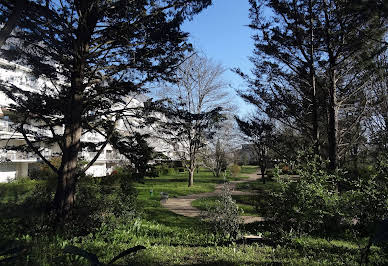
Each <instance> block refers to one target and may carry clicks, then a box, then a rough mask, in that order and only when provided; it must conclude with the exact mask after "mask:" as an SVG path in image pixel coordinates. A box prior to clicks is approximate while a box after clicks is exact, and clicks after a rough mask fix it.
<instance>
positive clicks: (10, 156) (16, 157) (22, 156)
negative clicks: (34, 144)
mask: <svg viewBox="0 0 388 266" xmlns="http://www.w3.org/2000/svg"><path fill="white" fill-rule="evenodd" d="M38 160H39V159H38V155H36V154H35V153H32V152H29V153H24V152H16V151H4V150H3V151H1V150H0V162H1V161H11V162H20V161H38Z"/></svg>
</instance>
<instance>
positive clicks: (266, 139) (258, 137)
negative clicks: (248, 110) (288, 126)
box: [235, 117, 275, 183]
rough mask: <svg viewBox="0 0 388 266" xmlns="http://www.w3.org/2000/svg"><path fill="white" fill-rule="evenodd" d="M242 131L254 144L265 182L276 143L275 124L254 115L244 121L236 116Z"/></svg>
mask: <svg viewBox="0 0 388 266" xmlns="http://www.w3.org/2000/svg"><path fill="white" fill-rule="evenodd" d="M235 119H236V121H237V124H238V126H239V129H240V131H241V132H242V133H243V134H244V135H245V136H246V138H247V139H248V141H249V142H251V143H252V144H253V151H254V153H255V156H256V160H257V162H258V166H259V167H260V171H261V178H262V181H263V183H265V172H266V169H267V167H268V165H269V163H270V149H271V147H272V146H273V145H274V144H275V143H274V135H275V132H274V129H275V127H274V125H273V123H271V122H268V121H265V120H262V119H259V118H257V117H253V118H252V119H250V120H248V121H243V120H241V119H239V118H238V117H235Z"/></svg>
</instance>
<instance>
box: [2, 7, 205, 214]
mask: <svg viewBox="0 0 388 266" xmlns="http://www.w3.org/2000/svg"><path fill="white" fill-rule="evenodd" d="M34 2H35V3H40V1H38V0H37V1H34ZM46 3H47V4H46V5H45V6H44V12H41V11H40V10H36V13H34V16H30V17H28V19H24V18H23V19H21V20H20V23H18V27H17V29H16V30H15V31H14V32H13V34H12V36H11V38H10V39H9V41H10V40H11V41H12V44H13V45H12V48H9V49H7V50H5V51H3V54H2V55H3V57H4V58H5V59H7V60H9V61H11V62H17V63H19V64H23V65H25V66H27V67H29V68H30V69H31V74H32V75H34V76H36V77H41V78H44V79H45V80H47V81H48V82H49V84H47V83H46V84H45V85H43V86H41V87H38V88H36V90H34V91H31V90H26V89H23V88H22V87H20V86H17V85H15V84H11V83H5V82H2V83H1V87H0V89H1V91H3V92H4V93H5V94H6V95H7V96H8V97H9V98H10V99H11V100H12V101H13V102H14V103H13V104H11V105H10V107H11V109H12V110H13V112H14V113H15V114H16V116H15V122H17V124H18V126H17V128H16V130H17V131H18V132H20V133H21V134H23V136H24V139H25V141H26V143H27V145H25V146H20V147H17V148H18V149H24V150H32V151H34V152H35V153H36V154H37V155H38V156H39V157H40V158H41V159H42V161H44V162H45V163H46V164H47V165H49V167H50V168H51V169H52V170H53V171H54V172H55V173H56V174H57V175H58V183H57V190H56V194H55V199H54V205H55V208H56V211H57V218H58V221H62V220H63V219H65V218H66V217H67V214H68V213H69V211H70V210H71V207H72V205H73V203H74V194H75V189H76V184H77V181H78V179H79V177H80V176H81V175H82V173H84V172H85V171H86V170H87V169H88V167H90V166H91V165H92V164H93V163H94V162H95V161H96V159H97V157H98V156H99V155H100V154H101V152H102V151H103V149H104V148H105V146H106V145H107V144H108V143H109V142H111V141H112V140H113V139H115V137H114V136H115V135H116V134H119V133H120V132H118V130H117V128H116V124H117V123H118V122H119V121H120V119H123V117H127V118H128V117H129V119H128V121H131V119H130V118H131V117H132V118H137V119H142V116H143V114H142V113H141V112H140V109H139V106H135V107H134V106H133V101H132V99H133V97H134V96H135V95H136V94H140V93H144V92H146V91H147V89H146V85H147V84H149V83H150V82H153V81H156V80H163V79H167V80H171V78H170V77H171V75H172V74H173V72H174V69H175V67H176V66H177V65H178V63H179V62H180V61H181V59H182V58H183V54H184V52H185V51H186V50H187V49H189V48H190V45H189V44H188V43H187V42H186V38H187V34H186V33H184V32H182V31H181V29H180V26H181V25H182V23H183V21H184V20H185V19H187V18H191V17H192V16H193V15H195V14H197V13H198V12H200V11H201V10H202V9H203V8H205V7H207V6H208V5H209V4H210V3H211V0H191V1H182V0H173V1H157V2H155V1H125V0H119V1H103V0H83V1H80V0H74V1H72V0H67V1H52V2H51V1H46ZM4 15H5V14H4V13H1V14H0V17H1V16H4ZM1 20H2V21H3V20H4V19H1ZM147 106H149V105H147ZM139 121H140V122H141V120H139ZM139 121H138V122H139ZM31 124H34V125H38V128H39V129H40V130H39V131H38V132H35V131H32V130H29V129H28V128H29V127H27V126H28V125H31ZM42 130H46V131H47V132H49V133H48V134H41V133H40V132H42ZM88 132H92V133H96V134H100V135H102V136H103V137H104V138H105V140H104V141H103V142H101V143H98V144H97V145H94V146H95V147H96V148H97V150H98V152H97V155H96V157H95V158H94V159H92V160H91V161H90V163H88V164H87V165H86V167H84V168H83V169H82V170H81V171H79V170H78V168H77V160H78V157H79V152H80V151H81V149H82V148H83V145H86V146H87V145H92V143H86V144H81V141H80V139H81V136H82V135H83V134H86V133H88ZM43 144H45V145H57V146H58V147H59V148H60V150H61V165H60V167H59V168H56V167H54V166H53V165H52V164H51V163H50V161H49V160H48V159H47V158H45V157H44V156H43V155H42V153H41V151H40V149H39V147H41V146H42V145H43Z"/></svg>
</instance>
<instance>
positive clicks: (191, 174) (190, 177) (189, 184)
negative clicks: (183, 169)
mask: <svg viewBox="0 0 388 266" xmlns="http://www.w3.org/2000/svg"><path fill="white" fill-rule="evenodd" d="M193 185H194V169H189V180H188V187H191V186H193Z"/></svg>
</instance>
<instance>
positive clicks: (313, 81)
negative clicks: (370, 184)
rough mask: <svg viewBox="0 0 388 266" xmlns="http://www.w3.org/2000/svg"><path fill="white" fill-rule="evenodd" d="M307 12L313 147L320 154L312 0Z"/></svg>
mask: <svg viewBox="0 0 388 266" xmlns="http://www.w3.org/2000/svg"><path fill="white" fill-rule="evenodd" d="M309 12H310V51H309V52H310V82H311V92H312V99H311V100H312V108H313V110H312V115H313V118H312V120H313V121H312V124H313V132H312V139H313V147H314V153H315V154H316V155H319V154H320V151H319V131H318V130H319V129H318V102H317V87H316V79H315V66H314V62H315V57H314V53H315V51H314V19H313V6H312V1H311V0H310V1H309Z"/></svg>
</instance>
